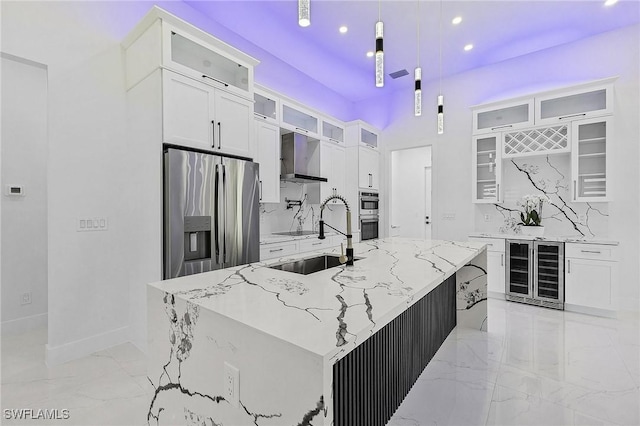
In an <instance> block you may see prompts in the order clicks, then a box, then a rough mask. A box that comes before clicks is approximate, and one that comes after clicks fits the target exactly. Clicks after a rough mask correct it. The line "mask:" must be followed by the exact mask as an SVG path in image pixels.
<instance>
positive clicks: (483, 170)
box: [472, 133, 502, 203]
mask: <svg viewBox="0 0 640 426" xmlns="http://www.w3.org/2000/svg"><path fill="white" fill-rule="evenodd" d="M501 137H502V135H501V134H500V133H492V134H487V135H481V136H474V137H473V147H472V149H473V155H472V159H473V165H472V173H473V177H474V179H473V188H472V194H473V202H474V203H501V202H502V196H501V194H500V183H501V180H502V157H501V154H500V152H501V148H500V146H501V141H500V138H501Z"/></svg>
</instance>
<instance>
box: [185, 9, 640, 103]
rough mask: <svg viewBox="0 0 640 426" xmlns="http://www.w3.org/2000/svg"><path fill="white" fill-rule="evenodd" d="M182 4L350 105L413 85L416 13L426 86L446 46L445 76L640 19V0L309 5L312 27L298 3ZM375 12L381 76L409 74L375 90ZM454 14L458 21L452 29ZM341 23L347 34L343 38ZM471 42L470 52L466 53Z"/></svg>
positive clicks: (434, 75)
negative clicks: (380, 31)
mask: <svg viewBox="0 0 640 426" xmlns="http://www.w3.org/2000/svg"><path fill="white" fill-rule="evenodd" d="M186 3H188V4H189V5H191V6H192V7H193V8H195V9H197V10H199V11H201V12H203V13H204V14H206V15H208V16H210V17H211V18H213V19H215V20H216V21H218V22H220V23H221V24H223V25H224V26H226V27H228V28H229V29H231V30H232V31H234V32H236V33H237V34H239V35H240V36H242V37H244V38H245V39H247V40H249V41H251V42H252V43H254V44H256V45H257V46H259V47H261V48H262V49H264V50H266V51H268V52H270V53H271V54H272V55H274V56H276V57H278V58H279V59H281V60H283V61H285V62H286V63H288V64H290V65H291V66H293V67H295V68H297V69H298V70H300V71H302V72H304V73H305V74H307V75H309V76H310V77H312V78H313V79H315V80H317V81H318V82H320V83H322V84H323V85H325V86H326V87H328V88H330V89H332V90H333V91H335V92H337V93H339V94H340V95H342V96H343V97H345V98H346V99H349V100H351V101H360V100H363V99H368V98H372V97H375V96H378V95H380V94H385V93H387V92H389V91H392V90H397V89H398V88H401V87H412V86H413V81H412V80H413V69H414V68H415V67H416V64H417V62H418V55H417V50H418V48H417V46H418V41H417V26H418V19H417V17H418V16H419V17H420V63H421V66H422V68H423V81H427V80H431V79H437V78H439V64H440V62H439V50H440V43H441V46H442V63H441V66H442V73H443V75H445V76H446V75H451V74H456V73H460V72H463V71H466V70H470V69H473V68H476V67H481V66H484V65H488V64H492V63H496V62H500V61H503V60H507V59H509V58H513V57H517V56H520V55H525V54H528V53H531V52H535V51H537V50H541V49H546V48H549V47H553V46H556V45H560V44H564V43H568V42H572V41H575V40H578V39H581V38H584V37H589V36H591V35H594V34H598V33H601V32H606V31H610V30H613V29H617V28H620V27H624V26H628V25H633V24H637V23H638V22H640V2H638V1H637V0H620V1H619V2H618V3H617V4H615V5H613V6H609V7H607V6H604V0H583V1H572V0H564V1H529V0H512V1H486V0H474V1H455V0H443V1H442V2H440V1H437V0H434V1H432V0H420V2H419V3H418V1H417V0H413V1H404V0H383V1H382V2H381V3H379V2H378V1H364V0H346V1H345V0H343V1H335V0H311V26H309V27H306V28H302V27H300V26H298V23H297V0H280V1H272V0H261V1H244V0H234V1H199V0H186ZM379 6H380V14H381V18H382V21H383V22H384V26H385V27H384V28H385V37H384V51H385V73H387V74H388V73H391V72H394V71H398V70H401V69H406V70H407V71H409V73H410V74H409V75H408V76H405V77H402V78H399V79H397V80H392V79H391V78H390V77H388V75H387V77H386V79H385V87H384V88H376V87H375V85H374V78H373V72H374V71H373V59H372V58H367V57H366V56H365V53H366V52H367V51H368V50H373V48H374V45H375V36H374V25H375V22H376V21H377V19H378V7H379ZM418 6H419V7H420V14H419V15H418V13H417V12H418ZM441 8H442V20H440V11H441ZM454 16H461V17H462V19H463V21H462V23H461V24H459V25H457V26H455V25H452V24H451V19H452V18H453V17H454ZM440 23H441V24H442V25H441V27H442V29H441V31H440V28H439V27H440ZM340 25H346V26H348V28H349V31H348V32H347V33H346V34H340V33H339V32H338V27H339V26H340ZM440 35H441V36H440ZM639 37H640V35H639ZM467 43H472V44H473V45H474V49H473V50H471V51H469V52H465V51H464V50H463V46H464V45H465V44H467ZM612 48H615V46H612ZM636 53H637V52H636ZM597 56H598V55H597V52H594V61H597V60H598V57H597Z"/></svg>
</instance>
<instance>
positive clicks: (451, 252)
mask: <svg viewBox="0 0 640 426" xmlns="http://www.w3.org/2000/svg"><path fill="white" fill-rule="evenodd" d="M483 249H484V245H483V244H481V243H474V242H452V241H438V240H426V241H425V240H413V239H402V238H389V239H381V240H371V241H368V242H363V243H358V244H355V245H354V252H355V256H356V258H360V259H359V260H356V262H355V264H354V265H353V266H344V265H341V266H337V267H334V268H330V269H327V270H324V271H320V272H316V273H313V274H310V275H301V274H296V273H292V272H287V271H282V270H277V269H273V268H269V265H274V264H278V263H282V262H283V261H286V260H292V259H302V258H307V257H312V256H314V255H317V254H319V253H305V254H300V255H295V256H290V257H288V258H286V259H273V260H269V261H267V262H257V263H253V264H249V265H244V266H239V267H234V268H228V269H224V270H218V271H212V272H208V273H203V274H198V275H191V276H187V277H181V278H176V279H172V280H167V281H161V282H157V283H153V284H150V286H152V287H155V288H157V289H158V290H161V291H163V292H167V293H170V294H172V295H174V296H175V297H176V298H178V299H182V300H184V301H187V302H190V303H192V304H195V305H197V306H199V307H200V308H201V309H206V310H209V311H212V312H215V313H217V314H220V315H223V316H225V317H228V318H230V319H232V320H234V321H237V322H239V323H242V324H244V325H246V326H249V327H252V328H254V329H256V330H259V331H261V332H263V333H266V334H268V335H270V336H274V337H277V338H278V339H281V340H282V341H285V342H288V343H291V344H293V345H296V346H298V347H300V348H303V349H305V350H307V351H310V352H312V353H314V354H316V355H319V356H322V357H332V356H335V354H337V353H338V352H344V349H347V347H348V348H352V347H353V346H355V345H357V344H358V343H359V342H361V341H362V340H363V339H366V337H367V336H368V335H369V334H370V333H371V332H372V330H374V328H376V325H377V328H379V327H380V326H381V325H383V324H384V323H386V322H388V321H390V320H391V319H393V318H395V317H396V316H397V315H398V314H400V313H401V312H403V311H404V310H405V309H406V308H407V306H410V305H411V304H412V303H413V302H414V301H415V300H418V299H419V298H421V297H423V296H424V295H425V294H427V293H429V292H430V291H431V290H432V289H434V288H435V287H437V286H438V285H439V284H440V283H441V282H443V281H444V280H445V279H446V278H448V277H449V276H451V275H453V274H454V273H455V272H456V271H457V270H459V269H460V268H462V267H463V266H464V265H465V264H467V263H468V262H469V261H470V260H471V259H473V258H474V257H475V256H477V255H478V254H479V253H480V252H481V251H482V250H483ZM322 253H325V252H322ZM326 253H331V251H326ZM333 253H338V250H334V251H333ZM338 254H339V253H338ZM482 273H484V271H482ZM465 297H466V299H468V300H469V303H474V299H479V298H485V299H486V294H483V295H475V296H474V295H466V296H465ZM348 343H350V344H348ZM345 345H346V346H345ZM325 359H326V358H325Z"/></svg>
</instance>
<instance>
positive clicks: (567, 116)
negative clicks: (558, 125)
mask: <svg viewBox="0 0 640 426" xmlns="http://www.w3.org/2000/svg"><path fill="white" fill-rule="evenodd" d="M585 115H587V114H586V113H584V112H583V113H582V114H573V115H565V116H564V117H558V120H564V119H565V118H572V117H584V116H585Z"/></svg>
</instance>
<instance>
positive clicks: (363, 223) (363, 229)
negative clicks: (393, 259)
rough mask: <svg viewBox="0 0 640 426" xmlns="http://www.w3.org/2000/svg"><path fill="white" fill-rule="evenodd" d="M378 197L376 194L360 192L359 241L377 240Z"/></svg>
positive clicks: (378, 221)
mask: <svg viewBox="0 0 640 426" xmlns="http://www.w3.org/2000/svg"><path fill="white" fill-rule="evenodd" d="M379 202H380V197H379V195H378V193H377V192H364V191H362V192H360V200H359V203H360V205H359V207H360V208H359V214H360V241H364V240H372V239H374V238H378V229H379V223H380V216H379V215H378V208H379Z"/></svg>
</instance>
